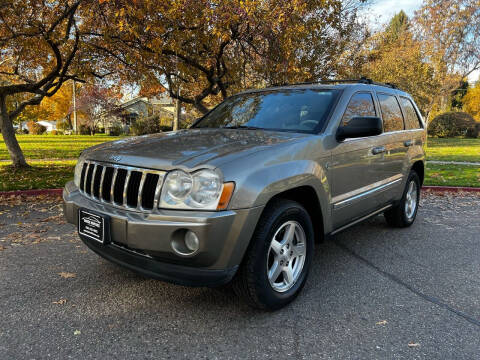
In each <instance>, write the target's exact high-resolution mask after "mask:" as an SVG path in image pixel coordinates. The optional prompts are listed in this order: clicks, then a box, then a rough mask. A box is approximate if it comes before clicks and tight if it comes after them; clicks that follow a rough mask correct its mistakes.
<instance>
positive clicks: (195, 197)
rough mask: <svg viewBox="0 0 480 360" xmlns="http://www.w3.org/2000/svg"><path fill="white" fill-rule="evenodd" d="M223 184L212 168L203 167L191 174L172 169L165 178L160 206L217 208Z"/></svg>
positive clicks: (172, 207) (170, 207)
mask: <svg viewBox="0 0 480 360" xmlns="http://www.w3.org/2000/svg"><path fill="white" fill-rule="evenodd" d="M223 185H224V184H223V182H222V177H221V175H220V174H219V173H217V172H216V171H213V170H209V169H203V170H199V171H196V172H194V173H193V174H188V173H186V172H184V171H182V170H175V171H172V172H170V173H168V174H167V177H166V178H165V181H164V184H163V188H162V195H161V198H160V207H161V208H167V209H203V210H217V207H218V206H219V200H220V197H222V190H223V189H224V186H223ZM229 191H230V190H229ZM231 192H233V188H232V189H231ZM230 196H231V194H230ZM225 207H226V206H225Z"/></svg>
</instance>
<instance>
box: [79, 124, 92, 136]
mask: <svg viewBox="0 0 480 360" xmlns="http://www.w3.org/2000/svg"><path fill="white" fill-rule="evenodd" d="M78 133H79V134H80V135H90V134H91V132H90V128H89V127H88V126H87V125H84V124H80V126H79V127H78Z"/></svg>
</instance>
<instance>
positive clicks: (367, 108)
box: [342, 93, 376, 126]
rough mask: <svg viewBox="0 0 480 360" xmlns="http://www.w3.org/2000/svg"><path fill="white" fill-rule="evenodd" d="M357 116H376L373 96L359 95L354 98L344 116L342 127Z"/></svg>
mask: <svg viewBox="0 0 480 360" xmlns="http://www.w3.org/2000/svg"><path fill="white" fill-rule="evenodd" d="M356 116H376V113H375V106H374V105H373V98H372V95H371V94H369V93H358V94H355V95H353V96H352V98H351V99H350V102H349V103H348V105H347V109H346V110H345V113H344V114H343V118H342V125H344V126H345V125H346V124H347V123H348V122H349V121H350V120H351V119H352V118H354V117H356Z"/></svg>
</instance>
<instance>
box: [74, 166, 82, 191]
mask: <svg viewBox="0 0 480 360" xmlns="http://www.w3.org/2000/svg"><path fill="white" fill-rule="evenodd" d="M82 168H83V160H78V161H77V165H75V172H74V174H73V182H74V183H75V186H76V187H80V178H81V177H82Z"/></svg>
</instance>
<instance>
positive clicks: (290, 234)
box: [234, 199, 314, 310]
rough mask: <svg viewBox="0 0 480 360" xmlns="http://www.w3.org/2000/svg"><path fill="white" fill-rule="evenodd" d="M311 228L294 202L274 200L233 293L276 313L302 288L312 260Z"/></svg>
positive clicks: (240, 270)
mask: <svg viewBox="0 0 480 360" xmlns="http://www.w3.org/2000/svg"><path fill="white" fill-rule="evenodd" d="M313 238H314V236H313V226H312V222H311V220H310V216H309V215H308V213H307V211H306V210H305V209H304V208H303V207H302V206H301V205H300V204H298V203H297V202H294V201H290V200H283V199H279V200H274V201H273V202H272V203H270V204H269V205H268V207H267V208H266V209H265V211H264V213H263V214H262V217H261V219H260V220H259V223H258V225H257V228H256V229H255V233H254V235H253V238H252V240H251V244H250V246H249V249H248V251H247V253H246V254H245V259H244V261H243V262H242V265H241V267H240V269H239V272H238V273H237V275H236V278H235V279H234V290H235V292H236V293H237V294H238V295H239V296H240V297H242V298H243V299H245V300H246V302H247V303H248V304H249V305H251V306H253V307H256V308H260V309H266V310H276V309H279V308H281V307H283V306H285V305H287V304H288V303H290V302H291V301H292V300H293V299H295V297H296V296H297V295H298V293H299V292H300V291H301V289H302V288H303V286H304V284H305V281H306V279H307V275H308V270H309V268H310V263H311V260H312V256H313V247H314V240H313Z"/></svg>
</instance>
